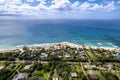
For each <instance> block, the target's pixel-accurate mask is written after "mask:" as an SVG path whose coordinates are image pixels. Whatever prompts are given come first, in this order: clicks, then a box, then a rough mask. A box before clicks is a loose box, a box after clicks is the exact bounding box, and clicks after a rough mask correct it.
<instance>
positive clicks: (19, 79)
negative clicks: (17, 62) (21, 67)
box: [13, 73, 27, 80]
mask: <svg viewBox="0 0 120 80" xmlns="http://www.w3.org/2000/svg"><path fill="white" fill-rule="evenodd" d="M13 80H27V74H25V73H19V74H17V75H15V76H14V78H13Z"/></svg>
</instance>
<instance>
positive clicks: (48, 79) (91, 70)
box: [0, 44, 120, 80]
mask: <svg viewBox="0 0 120 80" xmlns="http://www.w3.org/2000/svg"><path fill="white" fill-rule="evenodd" d="M119 53H120V50H119V49H116V50H106V49H102V48H91V47H89V48H87V47H75V46H70V45H68V44H56V45H52V46H49V47H27V46H23V48H22V49H15V50H6V51H1V52H0V80H120V64H119V63H120V58H119ZM116 56H117V57H116Z"/></svg>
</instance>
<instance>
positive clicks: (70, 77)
mask: <svg viewBox="0 0 120 80" xmlns="http://www.w3.org/2000/svg"><path fill="white" fill-rule="evenodd" d="M77 76H78V75H77V73H76V72H72V73H70V76H69V80H72V79H73V78H76V77H77Z"/></svg>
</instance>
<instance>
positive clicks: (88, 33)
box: [0, 19, 120, 49]
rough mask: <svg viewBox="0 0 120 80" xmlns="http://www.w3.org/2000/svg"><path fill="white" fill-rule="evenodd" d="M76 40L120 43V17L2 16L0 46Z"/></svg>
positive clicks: (117, 44)
mask: <svg viewBox="0 0 120 80" xmlns="http://www.w3.org/2000/svg"><path fill="white" fill-rule="evenodd" d="M66 41H68V42H72V43H76V44H81V45H92V46H98V47H120V20H27V19H26V20H0V48H1V49H5V48H10V47H13V46H17V45H29V44H40V43H56V42H66Z"/></svg>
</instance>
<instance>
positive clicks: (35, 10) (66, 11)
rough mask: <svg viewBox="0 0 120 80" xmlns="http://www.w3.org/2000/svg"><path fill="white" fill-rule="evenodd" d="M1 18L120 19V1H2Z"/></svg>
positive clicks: (0, 1)
mask: <svg viewBox="0 0 120 80" xmlns="http://www.w3.org/2000/svg"><path fill="white" fill-rule="evenodd" d="M0 17H1V18H4V17H6V18H8V17H17V18H23V17H25V18H40V19H44V18H45V19H46V18H77V19H120V0H0Z"/></svg>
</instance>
